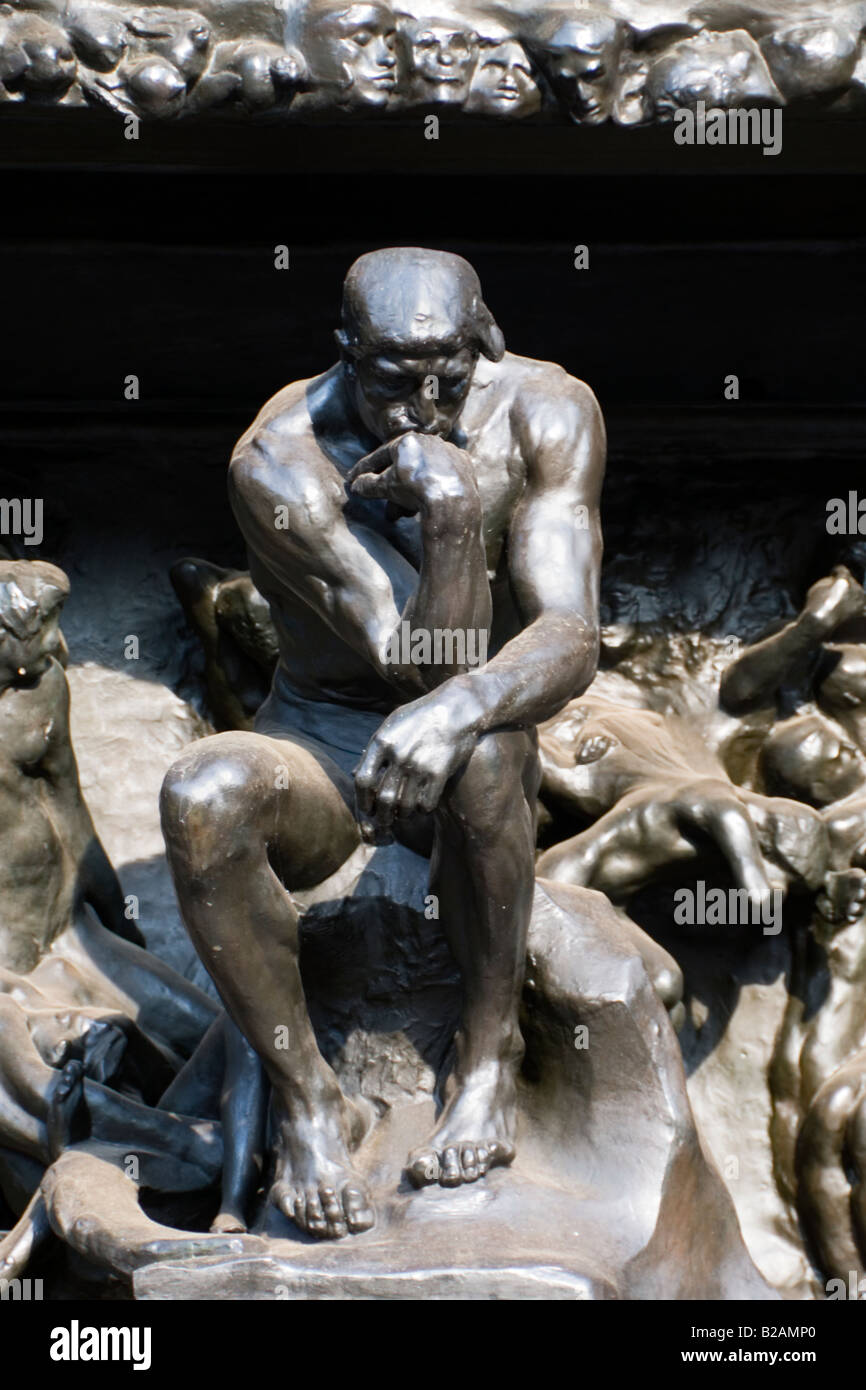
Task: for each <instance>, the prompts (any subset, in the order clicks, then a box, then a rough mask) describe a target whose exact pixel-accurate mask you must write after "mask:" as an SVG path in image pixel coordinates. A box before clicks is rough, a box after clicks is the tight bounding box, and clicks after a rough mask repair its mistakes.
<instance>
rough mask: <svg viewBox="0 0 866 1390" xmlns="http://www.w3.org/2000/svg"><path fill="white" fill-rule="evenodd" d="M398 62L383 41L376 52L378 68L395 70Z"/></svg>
mask: <svg viewBox="0 0 866 1390" xmlns="http://www.w3.org/2000/svg"><path fill="white" fill-rule="evenodd" d="M396 61H397V59H396V57H395V55H394V52H393V50H392V49H390V48H389V47H388V45H387V44H386V43H385V41H384V39H383V40H382V41H381V43H380V44H379V47H378V50H377V52H376V66H377V67H380V68H393V66H394V64H395V63H396Z"/></svg>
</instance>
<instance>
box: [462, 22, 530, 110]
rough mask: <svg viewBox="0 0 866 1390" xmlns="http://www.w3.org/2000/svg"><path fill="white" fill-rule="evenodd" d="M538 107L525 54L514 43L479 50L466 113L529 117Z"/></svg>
mask: <svg viewBox="0 0 866 1390" xmlns="http://www.w3.org/2000/svg"><path fill="white" fill-rule="evenodd" d="M540 105H541V92H540V91H539V89H538V84H537V83H536V81H535V79H534V77H533V76H532V68H531V65H530V62H529V59H528V58H527V56H526V52H525V50H524V48H523V46H522V45H521V44H519V43H518V42H517V40H516V39H510V40H509V41H508V42H507V43H499V44H496V46H495V47H490V48H485V49H482V52H481V56H480V57H479V59H478V63H477V65H476V68H475V72H474V74H473V77H472V85H471V86H470V88H469V101H468V105H467V109H468V110H471V111H479V112H483V113H489V114H490V115H494V116H528V115H531V114H532V112H534V111H537V110H538V108H539V106H540Z"/></svg>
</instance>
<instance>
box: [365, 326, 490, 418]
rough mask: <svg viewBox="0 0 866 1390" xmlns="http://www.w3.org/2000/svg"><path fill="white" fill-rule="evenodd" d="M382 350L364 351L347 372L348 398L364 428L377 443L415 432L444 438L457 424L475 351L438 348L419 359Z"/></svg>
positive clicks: (475, 356)
mask: <svg viewBox="0 0 866 1390" xmlns="http://www.w3.org/2000/svg"><path fill="white" fill-rule="evenodd" d="M410 354H411V349H409V350H408V351H407V352H405V353H404V352H403V351H395V350H393V349H391V348H382V349H380V350H378V351H376V350H368V351H366V352H365V353H364V354H363V355H362V356H360V357H358V358H356V359H355V361H354V363H353V365H352V369H351V379H352V382H353V385H354V399H355V404H356V407H357V409H358V413H359V414H360V416H361V419H362V420H363V422H364V424H365V425H366V427H367V429H368V430H370V432H371V434H373V435H375V437H376V438H377V439H382V440H388V439H394V438H396V436H397V435H400V434H406V433H407V432H408V431H410V430H415V431H417V432H418V433H420V434H437V435H441V436H442V438H447V437H448V435H449V434H450V433H451V431H452V430H453V429H454V426H455V425H456V423H457V420H458V417H459V415H460V412H461V410H462V409H463V404H464V402H465V400H466V396H467V394H468V392H469V387H470V386H471V385H472V376H473V373H474V371H475V364H476V362H477V361H478V353H477V351H476V350H475V349H474V348H469V347H454V346H451V345H446V344H443V345H442V347H441V348H439V349H438V350H434V351H432V352H430V351H429V350H426V351H425V352H424V355H423V356H416V355H410Z"/></svg>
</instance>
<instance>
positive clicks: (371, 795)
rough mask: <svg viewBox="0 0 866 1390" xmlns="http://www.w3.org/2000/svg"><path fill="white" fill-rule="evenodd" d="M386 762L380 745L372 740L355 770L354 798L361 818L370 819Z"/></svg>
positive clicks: (374, 739) (384, 753)
mask: <svg viewBox="0 0 866 1390" xmlns="http://www.w3.org/2000/svg"><path fill="white" fill-rule="evenodd" d="M388 761H389V760H388V756H387V754H386V752H385V749H384V748H383V747H382V744H381V743H380V742H379V740H378V739H376V738H373V739H372V740H371V742H370V745H369V747H368V748H367V751H366V753H365V754H364V756H363V758H362V759H361V762H360V763H359V765H358V767H357V768H356V769H355V798H356V801H357V803H358V810H359V812H360V813H361V816H362V817H363V818H365V819H367V820H371V819H372V816H373V810H374V807H375V804H376V788H377V787H378V785H379V779H380V778H381V776H382V773H383V771H384V769H385V767H386V766H387V764H388Z"/></svg>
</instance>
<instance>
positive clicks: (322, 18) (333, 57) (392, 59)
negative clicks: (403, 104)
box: [308, 4, 397, 105]
mask: <svg viewBox="0 0 866 1390" xmlns="http://www.w3.org/2000/svg"><path fill="white" fill-rule="evenodd" d="M308 22H309V23H310V30H309V34H310V44H311V56H312V63H313V67H314V69H315V71H316V73H317V75H319V76H321V77H322V78H324V79H325V80H326V81H329V82H336V83H338V84H339V85H340V86H341V87H343V88H345V89H347V90H348V91H349V92H350V93H351V96H352V98H353V100H357V101H361V102H364V103H367V104H370V105H382V104H383V103H385V102H386V101H387V100H388V98H389V97H390V95H391V93H392V92H393V91H394V89H395V87H396V85H397V72H396V68H397V56H396V49H397V30H396V24H395V21H394V16H393V14H392V13H391V11H390V10H389V9H388V8H387V7H386V6H385V5H380V4H369V5H366V4H360V5H347V6H346V8H345V9H337V10H326V11H324V12H323V13H320V14H318V15H317V13H316V11H315V10H314V11H312V12H311V18H310V21H308Z"/></svg>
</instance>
